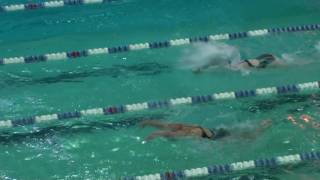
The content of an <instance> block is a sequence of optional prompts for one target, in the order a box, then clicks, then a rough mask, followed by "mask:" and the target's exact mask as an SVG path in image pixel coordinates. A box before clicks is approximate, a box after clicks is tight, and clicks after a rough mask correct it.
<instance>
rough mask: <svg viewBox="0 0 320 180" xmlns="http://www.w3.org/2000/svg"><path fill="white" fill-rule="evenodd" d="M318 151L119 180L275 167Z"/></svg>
mask: <svg viewBox="0 0 320 180" xmlns="http://www.w3.org/2000/svg"><path fill="white" fill-rule="evenodd" d="M319 160H320V152H319V151H312V152H305V153H300V154H291V155H284V156H276V157H272V158H261V159H257V160H249V161H241V162H234V163H229V164H225V165H212V166H206V167H201V168H194V169H186V170H178V171H168V172H163V173H155V174H149V175H143V176H133V177H122V178H120V179H121V180H178V179H189V178H196V177H205V176H214V175H221V174H228V173H232V172H238V171H243V170H250V169H256V168H275V167H280V166H284V165H289V164H299V163H302V162H308V161H319Z"/></svg>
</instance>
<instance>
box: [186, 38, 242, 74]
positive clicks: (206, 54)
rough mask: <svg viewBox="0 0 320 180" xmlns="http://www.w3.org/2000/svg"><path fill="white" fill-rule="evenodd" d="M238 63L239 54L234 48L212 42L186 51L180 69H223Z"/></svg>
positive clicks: (197, 45)
mask: <svg viewBox="0 0 320 180" xmlns="http://www.w3.org/2000/svg"><path fill="white" fill-rule="evenodd" d="M239 61H240V53H239V50H238V49H237V48H236V47H234V46H230V45H227V44H225V43H221V42H214V43H208V44H196V45H194V48H193V49H191V50H189V51H186V52H185V54H184V55H183V57H182V59H181V60H180V67H182V68H185V69H196V68H200V67H203V66H206V65H210V66H212V67H221V66H222V67H224V66H226V65H228V64H229V63H231V64H233V63H237V62H239Z"/></svg>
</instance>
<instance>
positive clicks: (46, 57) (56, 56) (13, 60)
mask: <svg viewBox="0 0 320 180" xmlns="http://www.w3.org/2000/svg"><path fill="white" fill-rule="evenodd" d="M318 30H320V24H311V25H302V26H290V27H282V28H269V29H258V30H251V31H247V32H238V33H225V34H216V35H208V36H200V37H192V38H184V39H172V40H167V41H161V42H147V43H137V44H129V45H123V46H117V47H110V48H107V47H103V48H94V49H86V50H72V51H68V52H55V53H47V54H42V55H32V56H25V57H7V58H0V65H4V64H19V63H38V62H46V61H57V60H66V59H75V58H80V57H87V56H94V55H100V54H114V53H122V52H129V51H137V50H143V49H159V48H168V47H172V46H181V45H187V44H193V43H197V42H210V41H217V40H232V39H239V38H246V37H255V36H266V35H272V34H279V33H285V32H305V31H318Z"/></svg>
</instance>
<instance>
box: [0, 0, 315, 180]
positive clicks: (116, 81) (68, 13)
mask: <svg viewBox="0 0 320 180" xmlns="http://www.w3.org/2000/svg"><path fill="white" fill-rule="evenodd" d="M18 2H26V1H23V0H21V1H16V0H15V1H8V0H6V1H4V0H0V3H1V4H9V3H10V4H12V3H18ZM319 12H320V11H319V2H318V1H312V0H309V1H302V0H293V1H290V3H289V2H287V1H280V2H279V1H275V0H271V1H268V2H252V1H249V0H244V1H240V0H232V1H228V2H226V1H222V0H217V1H214V2H210V1H205V0H189V1H188V2H187V3H186V1H183V0H175V1H169V0H161V1H148V0H125V1H118V2H114V3H111V4H103V5H97V6H96V5H92V6H76V7H65V8H56V9H42V10H37V11H32V12H30V11H25V12H13V13H1V14H0V16H1V17H0V32H1V33H0V57H11V56H23V55H33V54H41V53H47V52H58V51H66V50H72V49H87V48H94V47H105V46H107V47H110V46H114V45H122V44H129V43H135V42H149V41H156V40H166V39H174V38H182V37H189V36H197V35H206V34H216V33H224V32H238V31H247V30H251V29H260V28H268V27H281V26H289V25H302V24H309V23H318V22H317V19H318V18H319V17H320V13H319ZM319 37H320V36H319V33H317V32H308V33H296V34H282V35H279V36H265V37H258V38H247V39H239V40H233V41H225V42H224V43H226V44H228V45H230V46H234V47H236V48H238V49H239V52H240V54H241V56H242V57H243V58H249V57H255V56H257V55H259V54H261V53H265V52H270V53H274V54H275V55H276V56H278V57H283V58H286V57H291V59H293V61H294V63H292V64H291V65H289V66H287V67H282V68H278V69H268V70H263V71H252V72H250V73H249V74H243V73H242V72H238V71H230V70H226V69H216V70H214V71H211V72H206V73H203V74H199V75H195V74H193V73H192V72H191V70H190V69H185V68H182V67H181V62H183V60H184V59H185V58H186V56H187V55H188V54H190V53H191V54H195V53H199V52H198V51H196V50H195V49H196V47H195V46H182V47H172V48H168V49H159V50H142V51H137V52H130V53H122V54H116V55H103V56H95V57H87V58H80V59H75V60H69V61H61V62H48V63H39V64H21V65H7V66H3V67H0V78H1V80H0V87H1V89H0V92H1V93H0V117H1V118H0V119H15V118H19V117H25V116H30V115H38V114H50V113H56V112H64V111H73V110H81V109H88V108H94V107H104V106H107V105H119V104H130V103H136V102H144V101H149V100H161V99H167V98H172V97H183V96H191V95H202V94H210V93H213V92H220V91H230V90H239V89H251V88H258V87H265V86H275V85H283V84H291V83H299V82H307V81H315V80H319V78H318V77H320V76H319V75H320V72H319V68H320V64H319V62H318V59H319V57H320V52H319V50H318V49H317V48H316V47H317V44H318V43H319ZM199 56H200V54H199ZM287 59H288V58H287ZM319 101H320V100H319V94H316V95H314V96H311V95H310V94H301V95H295V96H281V97H272V98H265V99H260V98H259V99H258V98H250V99H243V100H230V101H223V102H213V103H210V104H204V105H194V106H181V107H175V108H170V109H163V110H156V111H145V112H139V113H127V114H122V115H115V116H105V117H91V118H82V119H80V120H70V121H59V122H56V123H50V124H47V125H42V126H31V127H25V128H16V129H12V130H10V131H7V130H3V131H2V132H1V133H0V152H1V153H0V179H116V178H118V177H120V176H125V175H143V174H148V173H156V172H162V171H167V170H176V169H177V170H178V169H186V168H196V167H202V166H206V165H210V164H222V163H230V162H234V161H241V160H248V159H256V158H259V157H271V156H277V155H284V154H293V153H299V152H302V151H310V150H319V148H320V147H319V141H318V138H319V131H318V130H316V129H313V128H310V127H306V128H304V129H301V128H299V127H297V126H294V125H292V124H290V123H289V122H288V121H286V117H287V115H288V114H294V115H296V116H299V115H301V114H309V115H312V116H313V117H314V118H315V121H316V120H318V119H319V118H320V114H319V106H320V105H319V104H320V102H319ZM146 118H157V119H162V120H164V121H169V122H188V123H194V124H200V125H203V126H207V127H226V128H237V129H241V130H242V131H247V130H251V129H253V128H254V127H256V126H258V124H259V123H260V122H261V121H262V120H264V119H272V120H273V126H272V127H271V128H270V129H268V130H267V131H266V132H265V133H263V134H261V135H260V136H258V137H256V138H254V139H249V140H243V139H237V138H235V139H228V140H224V141H217V142H211V141H205V140H203V141H199V140H195V139H183V140H179V141H172V140H165V139H157V140H155V141H152V142H148V143H144V137H145V136H147V135H148V134H149V133H150V132H152V129H149V128H148V129H140V128H139V127H138V126H137V123H138V122H139V121H141V120H142V119H146ZM239 175H254V176H256V177H258V179H259V178H260V179H262V178H269V179H302V178H306V179H311V178H314V179H317V178H319V177H320V175H319V166H318V165H317V164H316V163H314V164H313V163H309V164H303V165H300V166H294V167H284V168H281V169H276V170H254V171H249V172H241V173H240V174H232V175H228V176H227V175H226V176H221V177H217V178H231V177H236V176H239ZM211 178H213V177H211ZM203 179H206V178H203ZM207 179H208V178H207Z"/></svg>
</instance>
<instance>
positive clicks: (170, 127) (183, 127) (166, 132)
mask: <svg viewBox="0 0 320 180" xmlns="http://www.w3.org/2000/svg"><path fill="white" fill-rule="evenodd" d="M271 123H272V121H271V120H267V121H263V122H262V123H261V126H260V127H259V128H257V129H256V130H254V131H251V132H245V133H240V134H237V136H239V137H243V138H247V139H248V138H250V139H251V138H253V137H255V136H258V134H259V133H262V132H263V131H264V130H265V129H267V128H268V127H270V126H271ZM140 126H141V127H142V128H144V127H146V126H151V127H154V128H158V129H161V130H158V131H155V132H153V133H151V134H150V135H149V136H148V137H147V138H146V140H153V139H155V138H157V137H164V138H179V137H198V138H204V139H210V140H219V139H222V138H225V137H228V136H230V135H231V133H233V132H232V131H231V130H227V129H224V128H205V127H201V126H199V125H191V124H184V123H165V122H160V121H158V120H145V121H143V122H142V123H141V124H140Z"/></svg>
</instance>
